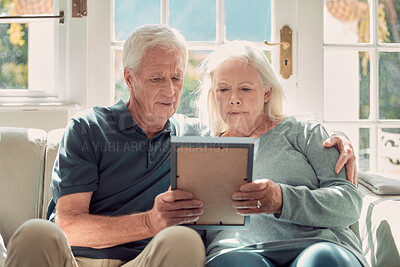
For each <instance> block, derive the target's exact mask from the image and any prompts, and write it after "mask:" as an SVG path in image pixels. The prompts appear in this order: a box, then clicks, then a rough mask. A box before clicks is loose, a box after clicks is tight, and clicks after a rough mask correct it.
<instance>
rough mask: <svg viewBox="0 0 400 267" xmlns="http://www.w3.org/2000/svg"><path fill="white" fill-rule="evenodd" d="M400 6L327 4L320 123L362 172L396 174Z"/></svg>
mask: <svg viewBox="0 0 400 267" xmlns="http://www.w3.org/2000/svg"><path fill="white" fill-rule="evenodd" d="M399 16H400V1H399V0H392V1H386V0H369V1H367V0H355V1H344V0H325V4H324V113H323V117H324V121H325V122H326V124H329V125H331V128H332V129H335V128H336V129H343V131H344V132H346V133H350V135H352V136H358V138H357V140H353V141H355V142H354V144H355V145H356V149H357V150H358V151H359V156H358V157H359V169H360V170H362V171H379V172H396V173H400V87H399V84H400V20H399Z"/></svg>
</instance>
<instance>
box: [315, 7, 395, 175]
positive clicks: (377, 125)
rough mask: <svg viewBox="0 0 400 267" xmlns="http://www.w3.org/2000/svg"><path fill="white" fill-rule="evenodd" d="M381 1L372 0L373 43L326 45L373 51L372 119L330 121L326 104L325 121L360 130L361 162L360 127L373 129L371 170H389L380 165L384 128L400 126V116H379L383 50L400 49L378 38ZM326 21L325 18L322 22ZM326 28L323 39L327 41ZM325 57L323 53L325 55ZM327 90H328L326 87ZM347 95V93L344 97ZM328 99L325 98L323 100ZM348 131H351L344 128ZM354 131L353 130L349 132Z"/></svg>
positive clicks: (355, 139) (355, 135)
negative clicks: (380, 66) (380, 55)
mask: <svg viewBox="0 0 400 267" xmlns="http://www.w3.org/2000/svg"><path fill="white" fill-rule="evenodd" d="M378 1H379V0H371V4H370V22H371V23H370V36H371V37H370V38H371V40H370V43H358V44H325V43H323V42H322V43H323V44H322V49H323V51H324V52H325V51H328V50H339V51H340V50H348V49H350V50H354V51H368V52H369V53H370V102H369V103H370V116H369V118H368V119H358V120H348V121H343V120H326V119H325V117H324V114H325V112H329V111H328V110H327V109H326V108H325V106H323V113H322V114H323V120H322V122H323V124H324V125H326V126H328V127H330V128H331V129H334V128H336V129H337V128H342V129H350V128H355V129H357V132H356V133H352V134H351V136H349V137H350V140H351V141H352V143H353V148H354V151H355V155H356V157H357V160H358V165H360V163H359V160H360V158H359V155H360V142H359V140H360V136H359V132H360V128H368V129H369V170H368V171H371V172H385V170H384V169H383V167H382V166H381V164H380V160H381V156H382V148H381V147H380V141H379V139H380V138H381V130H382V129H383V128H400V119H396V120H385V119H380V118H379V53H381V52H400V43H379V40H378V30H379V29H378V16H377V11H378ZM321 2H323V3H322V7H321V13H323V9H324V2H325V1H321ZM321 22H322V23H321V25H322V24H323V19H322V21H321ZM323 31H324V28H322V31H321V32H322V40H323ZM322 60H323V54H322ZM323 91H324V93H325V89H324V90H323ZM343 97H346V96H343ZM323 101H324V100H323ZM344 132H347V131H346V130H344ZM349 132H350V131H349Z"/></svg>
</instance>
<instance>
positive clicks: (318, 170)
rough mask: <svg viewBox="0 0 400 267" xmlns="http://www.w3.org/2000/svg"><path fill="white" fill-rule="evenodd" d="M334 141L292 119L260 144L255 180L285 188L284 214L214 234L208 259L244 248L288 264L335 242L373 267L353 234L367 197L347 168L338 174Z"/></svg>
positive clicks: (210, 235)
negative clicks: (315, 247) (316, 247)
mask: <svg viewBox="0 0 400 267" xmlns="http://www.w3.org/2000/svg"><path fill="white" fill-rule="evenodd" d="M328 137H329V135H328V133H327V132H326V130H325V129H324V128H323V126H321V125H320V124H315V123H314V124H313V123H308V122H299V121H297V120H296V119H295V118H294V117H286V118H285V119H283V120H282V121H281V122H280V123H279V124H278V125H276V126H275V127H274V128H273V129H272V130H270V131H268V132H267V133H265V134H264V135H262V136H260V137H259V138H257V139H256V140H255V151H254V158H255V159H254V166H253V180H256V179H265V178H268V179H270V180H272V181H273V182H275V183H278V184H279V185H280V186H281V188H282V194H283V206H282V212H281V213H280V214H269V215H254V216H251V217H250V226H249V229H248V230H222V231H214V230H213V231H211V230H208V231H207V243H208V244H207V245H208V246H207V255H209V256H208V259H210V258H212V257H213V256H215V255H218V254H219V253H221V251H222V250H225V249H228V250H230V249H231V248H238V247H242V249H245V250H253V251H258V252H260V253H261V254H263V255H264V256H266V257H268V258H270V259H271V260H273V261H274V262H275V263H276V264H278V265H282V264H287V263H288V262H290V261H292V260H293V259H294V258H295V257H296V256H297V255H298V254H299V253H300V252H301V251H302V250H303V249H304V248H306V247H308V246H309V245H311V244H313V243H316V242H321V241H329V242H333V243H336V244H339V245H341V246H343V247H345V248H347V249H349V250H350V251H351V252H353V253H354V254H355V255H356V256H357V258H358V259H359V260H360V261H361V262H362V264H364V265H365V266H367V263H366V261H365V260H364V258H363V256H362V253H361V249H360V247H361V245H360V242H359V240H358V238H357V236H356V235H355V234H354V233H353V231H352V230H350V229H349V226H350V225H351V224H353V223H354V222H356V221H357V220H358V218H359V216H360V212H361V206H362V198H361V196H360V194H359V193H358V190H357V188H356V187H355V186H354V185H353V184H351V183H350V182H348V181H347V179H346V174H345V170H344V169H342V170H341V171H340V173H339V174H338V175H336V174H335V172H334V166H335V164H336V161H337V159H338V156H339V154H338V151H337V150H336V149H335V148H329V149H327V148H324V147H323V145H322V143H323V141H324V140H326V139H327V138H328ZM243 246H244V247H243Z"/></svg>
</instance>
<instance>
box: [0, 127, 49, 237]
mask: <svg viewBox="0 0 400 267" xmlns="http://www.w3.org/2000/svg"><path fill="white" fill-rule="evenodd" d="M46 137H47V133H46V132H45V131H43V130H39V129H27V128H10V127H0V197H1V201H0V214H1V216H0V234H1V235H2V236H3V238H4V242H5V244H6V245H7V243H8V240H9V239H10V237H11V235H12V234H13V233H14V231H15V230H16V229H17V228H18V227H19V226H20V225H21V224H22V223H23V222H24V221H26V220H28V219H31V218H39V217H40V216H41V212H42V203H43V169H44V154H45V146H46Z"/></svg>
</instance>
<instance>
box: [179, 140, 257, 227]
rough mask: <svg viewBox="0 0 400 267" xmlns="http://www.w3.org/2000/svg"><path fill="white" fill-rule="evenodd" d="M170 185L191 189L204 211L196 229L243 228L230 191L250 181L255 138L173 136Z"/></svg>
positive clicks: (244, 223) (244, 221) (245, 223)
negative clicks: (201, 202)
mask: <svg viewBox="0 0 400 267" xmlns="http://www.w3.org/2000/svg"><path fill="white" fill-rule="evenodd" d="M171 149H172V151H171V189H172V190H175V189H179V190H184V191H188V192H191V193H193V195H194V198H195V199H198V200H201V201H203V210H204V213H203V214H202V215H201V216H200V218H199V220H198V221H197V222H195V223H193V224H189V225H188V226H190V227H192V228H195V229H227V228H229V229H232V228H235V229H236V228H239V229H240V228H246V227H247V226H248V223H249V217H248V216H242V215H239V214H237V213H236V210H235V209H234V208H233V207H232V194H233V193H234V192H237V191H239V188H240V186H241V185H242V184H244V183H248V182H251V181H252V173H253V153H254V140H253V139H252V138H247V137H172V139H171Z"/></svg>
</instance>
